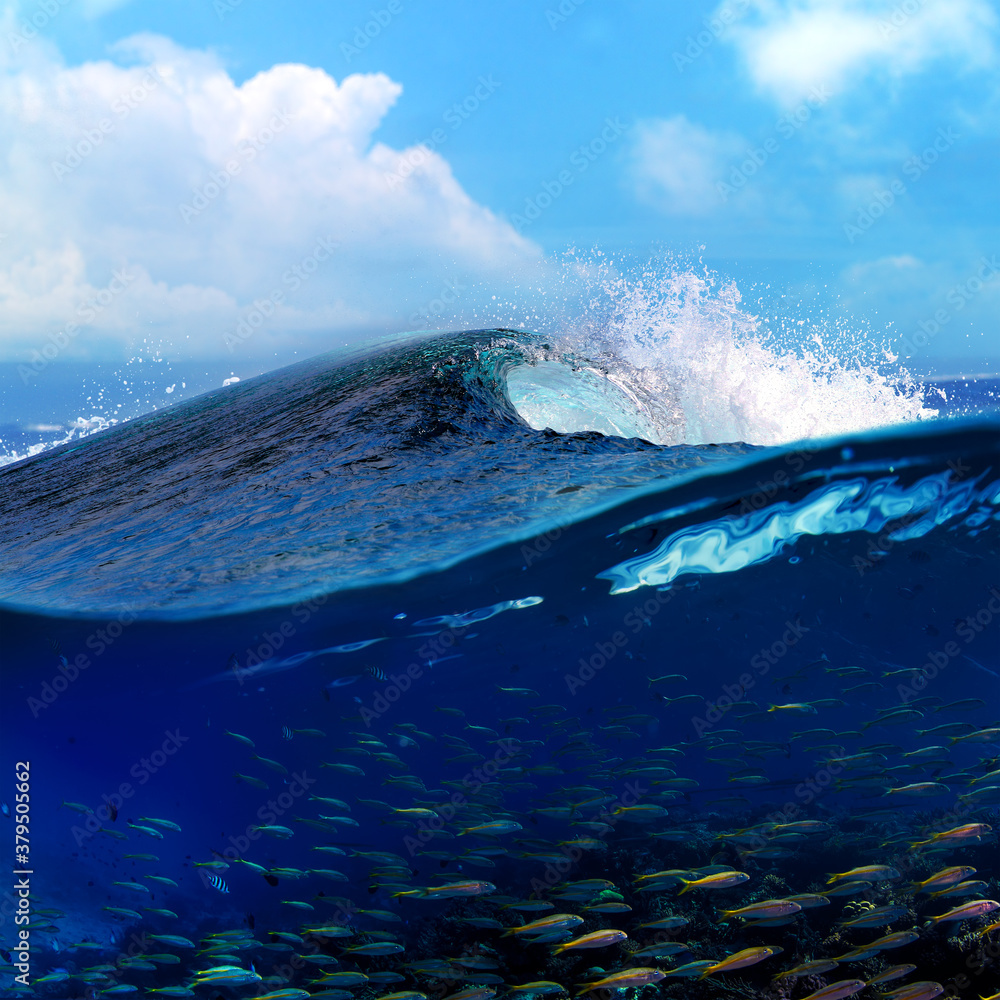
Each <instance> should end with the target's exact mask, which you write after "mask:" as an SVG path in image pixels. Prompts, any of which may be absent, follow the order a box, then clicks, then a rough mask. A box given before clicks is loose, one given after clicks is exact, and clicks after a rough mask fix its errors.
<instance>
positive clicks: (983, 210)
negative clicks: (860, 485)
mask: <svg viewBox="0 0 1000 1000" xmlns="http://www.w3.org/2000/svg"><path fill="white" fill-rule="evenodd" d="M52 12H54V13H52ZM32 20H34V22H35V24H36V25H37V28H36V29H32V28H31V27H30V22H31V21H32ZM0 23H2V32H0V35H2V38H0V67H2V70H3V80H2V87H3V93H2V98H3V100H2V101H0V114H2V115H3V116H4V117H5V118H6V121H4V122H2V123H0V145H2V147H3V149H4V153H5V156H4V158H3V160H2V161H0V162H2V165H0V213H2V216H0V217H2V219H3V222H2V225H0V232H2V233H3V238H2V239H0V304H2V306H3V308H2V309H0V360H2V361H4V362H17V363H26V362H31V361H32V359H34V363H35V364H36V366H37V365H42V362H41V361H39V360H38V359H39V357H40V356H41V353H42V352H43V351H47V352H48V353H47V354H45V355H44V362H45V364H51V363H60V364H63V363H67V362H70V361H112V362H114V361H119V362H120V361H126V360H128V359H129V358H133V357H135V356H137V355H142V354H143V353H145V354H146V355H148V356H150V357H154V356H155V357H163V358H167V359H169V360H171V361H175V362H184V361H189V362H190V361H202V360H205V361H219V360H225V361H226V362H227V363H231V365H232V367H233V369H234V370H240V371H243V370H248V369H253V370H262V369H265V368H268V367H274V366H276V365H277V364H281V363H285V362H287V361H290V360H292V359H294V358H295V357H297V356H307V355H310V354H313V353H317V352H318V351H320V350H323V349H325V348H327V347H329V346H333V345H334V344H336V343H342V342H345V341H348V340H351V339H353V338H356V337H358V336H369V335H372V334H378V333H382V332H393V331H398V330H402V329H411V328H415V327H420V326H424V325H427V324H430V325H433V326H435V327H439V326H440V327H461V326H469V325H486V324H487V321H490V320H496V321H498V322H517V323H518V325H530V324H529V322H528V319H529V318H530V316H531V312H532V309H534V312H535V314H536V315H539V316H541V317H542V319H540V320H539V325H544V324H545V323H546V322H547V323H550V324H553V325H556V326H558V324H559V323H565V322H567V321H568V320H567V314H566V313H565V312H563V313H560V315H559V316H558V317H556V316H555V315H554V314H551V313H548V312H547V310H549V309H550V306H549V303H550V301H551V300H552V299H553V297H558V296H559V294H561V291H562V290H563V289H565V288H566V287H567V281H569V283H570V284H572V280H573V275H572V274H571V273H569V272H567V269H566V267H565V265H563V264H562V263H560V255H561V254H562V253H563V252H564V251H565V250H566V249H567V248H568V247H576V248H578V249H580V250H582V251H588V252H589V251H590V250H591V249H592V248H597V249H598V250H599V251H601V252H603V253H605V254H607V255H609V256H611V257H613V258H614V259H615V260H616V261H619V262H625V261H639V262H642V261H645V260H646V259H648V258H649V257H650V256H657V255H660V256H662V255H663V254H668V255H671V260H672V261H673V263H672V264H665V265H663V266H664V267H667V268H669V267H677V266H681V265H679V264H678V263H677V261H678V260H680V261H696V260H697V259H698V258H699V257H700V258H701V259H702V260H703V261H704V263H705V264H706V265H707V266H708V267H710V268H711V269H713V270H714V271H715V272H717V273H719V274H720V275H722V276H723V277H728V278H732V279H734V280H735V281H736V283H737V285H738V286H739V287H740V289H741V290H742V291H743V294H744V299H745V301H747V302H748V303H749V304H752V305H754V306H755V307H756V309H757V311H758V312H760V313H761V314H762V315H764V316H765V317H766V316H768V315H769V314H780V315H781V316H782V317H783V320H784V321H785V323H786V325H789V324H790V325H792V326H794V325H795V323H796V322H797V321H798V320H800V319H803V320H806V321H807V323H808V322H811V321H814V320H816V321H819V320H823V321H825V322H828V323H830V324H831V325H832V326H834V327H837V328H840V329H844V328H850V329H852V330H855V331H866V330H867V331H871V332H870V336H871V338H872V339H873V340H878V341H880V342H881V341H887V342H888V343H889V344H890V346H891V349H892V351H893V352H894V353H898V354H900V355H901V356H902V357H904V358H905V357H909V358H910V362H909V364H910V366H911V367H912V368H913V369H914V370H917V371H933V370H939V371H940V370H942V369H943V370H964V371H980V370H984V369H987V368H988V369H990V370H997V369H1000V321H998V316H1000V310H998V308H997V306H998V304H1000V258H998V257H995V256H994V254H998V253H1000V240H998V238H997V211H996V204H997V194H996V186H995V180H994V179H995V177H996V168H995V164H996V163H997V162H998V153H1000V138H998V137H1000V130H998V124H1000V120H998V119H1000V108H998V101H997V95H998V82H1000V62H998V60H997V58H996V45H997V33H998V23H1000V22H998V17H997V11H996V9H995V7H994V5H993V4H991V3H987V2H986V0H901V2H899V3H895V2H882V3H879V2H867V0H724V2H722V3H721V4H720V3H714V2H713V3H699V2H691V3H679V2H674V3H666V4H664V3H662V2H653V0H648V2H639V0H619V2H616V3H613V4H612V3H609V2H606V0H581V2H576V0H562V2H561V3H560V2H558V0H503V2H500V0H497V2H492V3H468V2H459V0H435V2H434V3H427V2H423V3H416V2H412V0H392V3H391V4H390V3H389V0H375V2H374V3H373V2H365V3H360V2H355V0H342V2H338V3H336V4H329V3H319V2H308V0H306V2H300V3H298V4H296V5H294V6H292V7H289V6H288V5H278V4H274V3H264V2H262V0H241V2H235V0H217V2H214V0H171V2H170V3H169V4H163V3H154V2H152V0H131V2H124V3H123V2H120V0H119V2H115V0H63V2H60V0H24V2H22V3H20V4H19V5H17V6H16V7H10V6H8V7H7V8H6V11H5V14H4V18H3V21H2V22H0ZM26 24H28V25H29V27H27V28H26V27H25V25H26ZM362 43H363V44H362ZM620 266H622V267H624V268H626V270H627V269H628V267H629V266H630V265H629V264H627V263H622V264H621V265H620ZM539 289H541V291H539ZM494 296H495V297H496V298H495V299H494ZM509 303H513V305H510V304H509ZM432 314H433V316H432ZM241 365H242V366H243V368H240V366H241ZM251 373H252V372H251Z"/></svg>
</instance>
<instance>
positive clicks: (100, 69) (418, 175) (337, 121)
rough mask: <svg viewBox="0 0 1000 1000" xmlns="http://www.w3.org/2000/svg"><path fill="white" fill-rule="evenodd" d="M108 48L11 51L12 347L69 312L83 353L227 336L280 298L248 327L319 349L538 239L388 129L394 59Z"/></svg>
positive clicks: (3, 130)
mask: <svg viewBox="0 0 1000 1000" xmlns="http://www.w3.org/2000/svg"><path fill="white" fill-rule="evenodd" d="M46 53H47V54H46ZM113 56H114V58H115V60H116V61H101V62H92V63H86V64H84V65H81V66H72V67H69V66H66V65H64V64H62V63H61V62H60V61H59V59H58V56H57V55H56V54H53V53H52V52H51V51H50V50H46V49H44V48H43V47H40V46H34V47H32V48H31V51H30V53H27V54H26V55H25V58H24V60H23V61H22V62H21V63H20V64H19V65H7V66H6V67H5V68H2V69H0V154H2V155H0V358H5V359H7V360H18V361H20V360H23V359H24V358H25V357H26V356H27V355H29V354H31V353H32V352H33V351H34V350H37V349H38V348H39V344H40V338H41V342H43V343H48V342H49V341H51V340H52V338H53V336H57V335H58V333H59V331H63V332H65V330H66V328H67V324H69V323H76V324H77V328H75V329H73V330H71V331H70V334H69V337H68V341H67V343H68V345H69V346H68V347H66V348H65V352H66V354H67V356H69V355H74V356H91V357H94V356H107V355H109V354H110V355H113V356H127V355H128V353H129V352H130V351H131V350H133V349H134V347H135V345H136V344H139V343H142V342H143V340H146V341H147V342H150V340H151V339H152V340H153V341H156V342H158V343H159V344H160V345H162V349H163V352H164V354H165V355H168V356H170V355H174V356H186V357H190V356H192V355H197V354H205V355H208V354H217V353H223V352H224V351H225V350H226V348H225V344H224V334H225V333H226V331H229V330H232V329H234V328H235V327H236V326H237V324H238V323H239V321H240V320H241V319H242V318H244V317H245V316H246V315H247V314H248V312H249V311H251V310H252V309H253V308H254V303H255V302H260V301H262V300H265V299H269V298H270V299H272V300H273V301H275V302H277V305H276V306H275V308H274V309H273V310H271V315H270V316H269V317H268V322H267V323H266V324H262V326H261V329H260V330H259V331H257V332H255V335H254V337H253V338H251V339H248V340H247V342H246V343H245V344H241V345H240V346H241V348H245V349H247V350H257V349H270V348H273V347H274V346H275V345H277V344H279V343H280V342H281V338H282V335H283V333H282V331H289V332H291V331H294V336H291V333H289V335H290V336H291V342H294V344H296V345H301V346H313V347H314V348H315V349H316V350H321V349H323V348H324V347H326V346H327V344H328V343H329V340H328V339H327V338H328V335H329V334H331V333H335V332H337V331H338V330H341V331H346V330H358V329H370V330H375V329H383V328H386V327H392V326H395V327H396V328H397V329H401V328H405V326H406V325H407V324H406V318H407V317H408V316H410V315H411V314H413V313H414V311H415V310H416V309H418V308H419V307H420V306H421V305H422V304H424V303H425V302H426V301H428V300H429V299H430V298H432V297H433V296H434V295H436V294H438V293H439V291H440V289H441V288H442V286H443V285H444V282H445V281H446V280H447V279H448V278H449V277H453V276H454V275H455V274H459V275H460V276H461V277H462V278H463V281H465V279H471V280H472V281H479V282H488V281H490V280H492V279H497V280H500V278H501V277H504V278H509V276H510V275H511V274H512V273H513V272H515V271H516V270H517V269H518V268H522V267H529V266H532V264H533V262H536V261H537V260H538V259H539V258H540V251H539V249H538V248H537V247H536V246H535V244H533V243H532V242H530V241H529V240H527V239H525V238H523V237H521V236H520V235H518V234H517V233H516V232H515V231H514V229H513V228H512V227H511V226H510V225H509V224H508V223H506V222H505V221H503V220H501V219H499V218H497V217H496V216H494V215H493V214H492V213H491V212H490V211H489V210H488V209H487V208H485V207H483V206H482V205H479V204H477V203H476V202H474V201H473V200H472V199H471V198H470V197H469V196H468V195H467V194H466V192H465V191H464V190H463V189H462V187H461V185H460V184H459V183H458V181H457V180H456V179H455V177H454V176H453V174H452V172H451V169H450V167H449V165H448V163H447V161H446V160H444V159H443V158H442V157H441V156H440V155H439V154H437V153H434V152H431V151H429V150H426V149H423V148H417V147H414V148H411V149H406V150H394V149H391V148H389V147H388V146H386V145H384V144H382V143H380V142H378V141H376V140H375V139H374V135H375V132H376V130H377V129H378V127H379V124H380V123H381V121H382V119H383V118H384V116H385V115H386V113H387V112H388V111H389V109H390V108H391V107H392V105H393V104H394V103H395V102H396V100H397V99H398V98H399V97H400V95H401V93H402V87H401V85H400V84H399V83H397V82H395V81H393V80H391V79H389V78H388V77H387V76H385V75H384V74H381V73H372V74H355V75H352V76H348V77H346V78H345V79H343V80H340V81H337V80H334V79H333V78H332V77H330V76H329V75H328V74H327V73H325V72H324V71H323V70H321V69H315V68H310V67H308V66H304V65H277V66H274V67H272V68H270V69H268V70H266V71H264V72H261V73H258V74H257V75H256V76H254V77H253V78H252V79H249V80H247V81H246V82H244V83H243V84H242V85H239V86H237V84H236V83H235V82H234V81H233V79H232V78H231V77H230V76H229V74H228V73H227V72H226V70H225V68H224V67H223V66H222V65H221V64H220V63H219V62H218V60H217V59H216V58H215V57H214V56H212V55H209V54H206V53H204V52H197V51H189V50H185V49H183V48H180V47H178V46H177V45H175V44H174V43H172V42H171V41H169V40H167V39H165V38H162V37H158V36H151V35H142V36H136V37H134V38H132V39H129V40H127V41H126V42H123V43H120V44H119V45H118V46H117V47H116V49H115V51H114V52H113ZM29 57H30V58H29ZM116 275H118V278H117V279H116V277H115V276H116ZM265 327H266V328H265ZM303 331H305V334H306V336H307V337H308V336H311V337H312V340H310V341H309V344H308V345H305V344H303ZM57 339H58V336H57ZM62 339H63V340H66V337H63V338H62Z"/></svg>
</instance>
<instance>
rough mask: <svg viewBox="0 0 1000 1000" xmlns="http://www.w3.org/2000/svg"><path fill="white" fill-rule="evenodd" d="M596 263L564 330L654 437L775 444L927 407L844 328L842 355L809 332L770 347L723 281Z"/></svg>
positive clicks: (891, 419) (917, 414)
mask: <svg viewBox="0 0 1000 1000" xmlns="http://www.w3.org/2000/svg"><path fill="white" fill-rule="evenodd" d="M598 272H599V275H598V279H597V281H596V290H595V291H594V292H593V294H592V295H591V297H590V300H589V302H588V304H587V307H586V309H585V314H584V318H583V321H582V322H580V323H577V324H574V325H573V326H571V327H570V331H569V332H567V333H566V334H565V337H566V339H567V341H568V342H569V343H571V344H572V346H573V349H574V350H576V351H578V352H580V353H582V354H584V355H587V356H590V357H597V358H599V359H600V361H601V363H602V364H603V365H604V366H606V369H607V372H606V374H607V376H608V378H609V379H610V380H611V381H612V382H615V383H617V384H618V385H619V386H621V385H623V384H624V385H627V386H628V387H629V388H630V389H631V390H632V395H633V396H634V395H640V396H642V397H644V398H645V400H646V406H647V407H648V409H649V412H648V414H647V416H648V418H649V420H650V422H652V423H653V424H654V425H655V427H656V433H655V436H654V437H653V438H652V440H654V441H656V443H659V444H681V443H685V444H705V443H710V442H723V441H743V442H746V443H748V444H757V445H778V444H784V443H787V442H790V441H796V440H801V439H803V438H814V437H827V436H831V435H837V434H844V433H852V432H856V431H862V430H871V429H874V428H878V427H886V426H889V425H892V424H900V423H909V422H914V421H918V420H926V419H930V418H933V417H935V416H937V414H938V411H937V410H934V409H930V408H928V407H926V406H925V405H924V396H923V389H922V387H921V386H920V385H919V384H918V383H917V382H916V381H915V380H914V379H913V378H912V376H910V375H909V373H907V372H901V373H900V372H898V371H897V372H893V373H892V374H886V373H884V372H882V371H880V370H879V365H878V362H877V361H876V360H875V357H874V355H875V352H876V350H877V348H875V347H874V346H873V345H871V344H865V343H864V342H863V341H861V340H860V338H858V337H856V336H855V337H853V338H852V337H851V336H850V335H846V336H845V335H844V334H843V332H842V331H837V340H838V343H839V344H840V347H841V349H842V350H845V351H849V352H850V353H851V355H853V356H852V357H844V358H842V357H840V356H838V354H836V353H833V352H831V351H829V350H827V348H826V346H825V345H824V337H823V334H822V333H821V332H820V331H819V330H813V331H812V332H811V334H810V335H809V337H808V339H807V341H806V343H805V344H803V345H800V346H799V347H798V348H797V349H796V348H791V347H787V346H782V345H780V343H779V336H778V335H777V334H775V333H773V332H771V331H767V330H765V329H764V328H763V325H762V323H761V321H760V320H759V319H758V318H757V317H755V316H752V315H750V314H749V313H748V312H746V311H745V310H744V309H742V308H741V295H740V292H739V289H738V288H737V287H736V285H735V283H733V282H732V281H724V280H719V279H718V278H716V277H715V276H713V275H711V274H710V273H709V272H705V273H703V274H698V273H696V272H695V271H694V270H692V269H690V268H688V269H686V270H674V271H669V272H667V273H663V272H660V273H657V272H656V271H654V270H651V269H647V270H646V271H645V272H644V273H642V274H641V275H640V276H639V277H638V278H635V279H632V278H629V277H628V276H625V275H622V274H618V273H615V272H614V268H613V267H612V266H611V265H609V264H602V265H600V266H599V268H598ZM827 336H828V337H829V336H830V335H829V334H828V335H827ZM852 340H853V343H852V342H851V341H852ZM884 357H885V359H886V360H888V358H889V356H888V355H884ZM555 429H565V430H569V429H571V428H568V427H564V428H558V427H557V428H555ZM578 429H582V428H578Z"/></svg>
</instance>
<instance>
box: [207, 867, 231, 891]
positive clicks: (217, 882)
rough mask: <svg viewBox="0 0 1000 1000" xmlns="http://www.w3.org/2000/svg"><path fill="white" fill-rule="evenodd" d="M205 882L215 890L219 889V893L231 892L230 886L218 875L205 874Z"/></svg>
mask: <svg viewBox="0 0 1000 1000" xmlns="http://www.w3.org/2000/svg"><path fill="white" fill-rule="evenodd" d="M205 881H206V882H207V883H208V884H209V885H210V886H211V887H212V888H213V889H218V890H219V892H229V886H228V885H226V883H225V882H223V881H222V879H221V878H219V876H218V875H214V874H212V873H211V872H206V873H205Z"/></svg>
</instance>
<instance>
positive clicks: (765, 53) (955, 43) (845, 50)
mask: <svg viewBox="0 0 1000 1000" xmlns="http://www.w3.org/2000/svg"><path fill="white" fill-rule="evenodd" d="M724 6H725V5H724ZM996 27H997V15H996V12H995V11H994V9H993V7H992V5H991V4H990V3H989V2H988V0H900V2H898V3H895V4H893V3H887V2H884V0H749V10H748V11H747V13H746V14H745V15H744V16H743V17H741V18H740V19H739V20H738V21H737V22H736V23H735V24H733V25H732V27H731V28H730V29H729V30H728V32H727V38H728V39H729V40H730V41H731V42H733V43H734V44H735V46H736V48H737V50H738V51H739V53H740V54H741V56H742V57H743V59H744V61H745V63H746V66H747V69H748V70H749V72H750V76H751V77H752V79H753V81H754V83H755V84H756V85H757V87H758V89H759V90H760V91H762V92H763V93H766V94H768V95H769V96H771V97H773V98H775V99H776V100H777V101H778V102H780V103H782V104H790V103H792V102H794V101H798V100H801V99H802V98H803V97H805V96H806V95H807V94H808V93H809V92H810V91H811V90H812V89H813V88H814V87H825V88H827V89H828V90H830V91H832V92H834V93H839V92H842V91H844V90H847V89H848V88H850V87H851V86H853V85H857V84H858V83H860V82H861V81H862V80H863V79H865V78H866V77H868V76H870V75H872V74H876V75H882V76H883V77H885V78H888V79H891V80H898V79H899V78H902V77H904V76H907V75H910V74H913V73H918V72H921V71H923V70H925V69H926V68H927V67H928V66H930V65H931V64H932V63H933V62H935V61H941V62H943V63H946V64H947V70H946V71H947V72H949V73H953V72H955V67H956V66H957V67H960V68H961V69H962V70H969V69H974V68H982V67H989V66H991V65H992V64H993V60H994V58H995V46H994V43H993V36H994V34H995V31H996Z"/></svg>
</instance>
